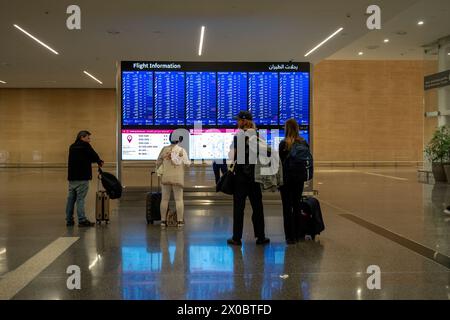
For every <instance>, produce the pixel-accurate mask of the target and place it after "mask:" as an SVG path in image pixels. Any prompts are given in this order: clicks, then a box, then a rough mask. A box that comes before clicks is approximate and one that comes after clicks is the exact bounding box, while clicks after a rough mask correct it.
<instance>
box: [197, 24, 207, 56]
mask: <svg viewBox="0 0 450 320" xmlns="http://www.w3.org/2000/svg"><path fill="white" fill-rule="evenodd" d="M204 36H205V26H202V29H201V30H200V43H199V45H198V55H199V56H201V55H202V51H203V38H204Z"/></svg>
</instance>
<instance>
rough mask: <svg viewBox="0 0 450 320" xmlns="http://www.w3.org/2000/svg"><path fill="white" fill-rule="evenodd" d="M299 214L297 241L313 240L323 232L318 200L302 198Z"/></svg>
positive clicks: (323, 227) (323, 225)
mask: <svg viewBox="0 0 450 320" xmlns="http://www.w3.org/2000/svg"><path fill="white" fill-rule="evenodd" d="M300 208H301V210H300V214H299V215H298V219H299V221H298V223H299V227H300V228H299V230H298V234H297V238H298V239H307V238H308V237H309V238H311V239H312V240H314V239H315V238H316V236H317V235H319V234H320V233H321V232H322V231H324V230H325V224H324V222H323V218H322V210H321V209H320V203H319V200H317V199H316V198H314V197H302V202H301V203H300Z"/></svg>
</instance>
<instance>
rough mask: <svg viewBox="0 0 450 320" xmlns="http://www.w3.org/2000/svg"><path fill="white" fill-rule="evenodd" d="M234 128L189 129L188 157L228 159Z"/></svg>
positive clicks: (234, 132)
mask: <svg viewBox="0 0 450 320" xmlns="http://www.w3.org/2000/svg"><path fill="white" fill-rule="evenodd" d="M235 134H236V130H235V129H207V130H190V134H189V137H190V139H189V157H190V158H191V159H194V160H221V159H228V154H229V152H230V149H231V145H232V143H233V137H234V135H235Z"/></svg>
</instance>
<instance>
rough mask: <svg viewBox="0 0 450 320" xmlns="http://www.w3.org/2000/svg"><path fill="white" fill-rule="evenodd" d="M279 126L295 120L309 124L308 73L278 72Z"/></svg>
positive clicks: (302, 123) (301, 123)
mask: <svg viewBox="0 0 450 320" xmlns="http://www.w3.org/2000/svg"><path fill="white" fill-rule="evenodd" d="M279 77H280V87H279V90H280V93H279V97H280V124H283V123H284V122H285V121H286V120H287V119H289V118H295V119H296V120H297V121H298V123H299V124H300V125H308V124H309V92H310V91H309V73H306V72H280V75H279Z"/></svg>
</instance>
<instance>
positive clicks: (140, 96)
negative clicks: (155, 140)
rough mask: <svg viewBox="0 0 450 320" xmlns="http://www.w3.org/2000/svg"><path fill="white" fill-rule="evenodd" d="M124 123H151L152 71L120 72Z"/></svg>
mask: <svg viewBox="0 0 450 320" xmlns="http://www.w3.org/2000/svg"><path fill="white" fill-rule="evenodd" d="M122 119H123V124H124V125H153V72H142V71H124V72H123V73H122Z"/></svg>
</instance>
